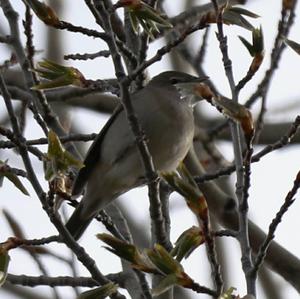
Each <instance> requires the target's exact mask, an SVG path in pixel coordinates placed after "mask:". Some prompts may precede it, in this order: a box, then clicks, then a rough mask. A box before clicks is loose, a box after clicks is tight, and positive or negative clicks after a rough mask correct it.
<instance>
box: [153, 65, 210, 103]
mask: <svg viewBox="0 0 300 299" xmlns="http://www.w3.org/2000/svg"><path fill="white" fill-rule="evenodd" d="M207 78H208V77H205V76H203V77H195V76H192V75H189V74H187V73H183V72H177V71H167V72H163V73H160V74H159V75H157V76H155V77H153V79H152V80H151V81H150V83H149V84H152V85H156V86H161V87H164V86H165V87H170V86H173V87H175V88H176V89H177V90H178V92H179V93H180V98H181V99H182V100H185V101H187V102H188V104H189V105H191V106H194V105H195V104H196V103H197V102H199V101H200V100H202V98H201V97H200V96H198V95H196V94H195V86H196V85H197V84H199V83H201V82H203V81H205V80H206V79H207Z"/></svg>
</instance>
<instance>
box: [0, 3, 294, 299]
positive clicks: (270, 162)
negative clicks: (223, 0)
mask: <svg viewBox="0 0 300 299" xmlns="http://www.w3.org/2000/svg"><path fill="white" fill-rule="evenodd" d="M47 3H48V4H49V5H50V6H51V7H53V8H54V9H55V11H56V12H57V13H58V15H59V17H60V18H61V19H63V20H67V21H69V22H71V23H73V24H76V25H80V26H83V27H87V28H93V29H96V30H99V27H98V26H97V24H96V23H95V22H94V18H93V16H92V15H91V13H90V12H89V10H88V9H87V7H86V5H85V3H84V1H71V0H65V1H59V0H51V1H47ZM203 3H205V1H200V0H199V1H167V0H166V1H164V8H165V10H166V13H167V15H168V16H169V17H172V16H175V15H177V14H179V13H180V12H181V11H183V10H185V7H186V6H188V5H196V6H198V5H202V4H203ZM11 4H12V5H13V7H14V9H15V10H16V11H17V12H18V14H19V25H20V28H21V29H20V30H21V32H23V29H22V24H21V22H22V19H24V14H25V9H24V4H23V3H22V1H11ZM281 4H282V1H280V0H274V1H257V0H251V1H248V3H247V6H246V8H247V9H249V10H250V11H252V12H254V13H256V14H258V15H260V18H258V19H253V20H252V19H251V23H252V24H253V25H254V26H255V27H258V26H260V25H261V26H262V28H263V32H264V38H265V59H264V61H263V65H262V66H261V69H260V70H259V71H258V72H257V74H256V75H255V77H254V79H253V80H251V81H250V83H249V84H248V85H247V86H246V87H245V88H244V89H243V90H242V92H241V94H240V101H241V103H244V102H245V101H246V100H247V99H248V98H249V96H250V95H251V94H252V93H253V92H254V91H255V90H256V88H257V85H258V83H259V82H260V80H261V79H262V78H263V76H264V74H265V70H266V69H267V68H268V67H269V65H270V52H271V50H272V47H273V42H274V37H275V35H276V32H277V25H278V22H279V20H280V11H281ZM299 12H300V7H299V5H298V7H297V9H296V16H297V17H296V19H295V24H294V25H293V27H292V30H291V33H290V36H289V38H290V39H292V40H295V41H298V42H300V35H299V28H300V27H299V26H300V19H299V17H298V15H299ZM224 28H225V34H226V35H227V36H228V45H229V54H230V57H231V59H232V63H233V71H234V75H235V77H236V78H237V79H239V78H242V77H243V76H244V74H245V73H246V71H247V69H248V67H249V64H250V63H251V57H250V56H249V54H248V52H247V50H246V48H245V47H244V46H243V45H242V43H241V42H240V40H239V39H238V35H241V36H243V37H244V38H246V39H248V40H250V39H251V32H249V31H247V30H245V29H243V28H240V27H237V26H224ZM33 29H34V37H33V41H34V44H35V47H36V49H37V50H38V54H36V56H35V60H36V61H40V60H42V59H43V58H49V59H51V60H53V61H55V62H57V63H63V64H65V65H70V66H74V67H76V68H78V69H79V70H80V71H81V72H82V73H83V74H84V76H85V78H88V79H103V78H113V77H114V69H113V64H112V62H111V59H110V58H108V59H107V58H103V57H100V58H97V59H94V60H87V61H78V60H74V61H73V60H71V61H64V59H63V56H64V55H66V54H75V53H94V52H98V51H100V50H104V49H107V48H106V45H105V44H104V43H103V42H101V41H100V40H99V39H98V40H96V39H92V38H88V37H86V36H83V35H79V34H72V33H70V32H66V31H59V30H54V29H49V28H48V27H46V26H45V25H44V24H43V23H42V22H41V21H40V20H38V19H37V18H36V17H34V18H33ZM215 31H216V27H215V25H212V26H211V28H210V31H209V33H208V34H209V37H208V39H207V43H208V46H207V53H206V56H205V60H204V65H203V67H204V70H205V72H206V74H207V75H208V76H209V77H210V79H211V81H212V82H213V83H214V84H215V85H216V86H217V88H218V90H220V91H222V94H224V95H226V96H228V97H230V89H229V85H228V81H227V79H226V77H225V73H224V68H223V64H222V58H221V54H220V50H219V45H218V41H217V39H216V35H215ZM0 33H1V35H5V34H8V33H9V28H8V24H7V21H6V19H5V17H4V15H3V12H2V11H1V10H0ZM202 35H203V33H202V32H200V33H199V32H197V33H195V34H193V35H192V36H191V37H190V38H189V39H188V43H189V47H190V49H191V51H196V50H197V49H198V48H199V45H200V44H201V41H202ZM22 38H23V40H24V42H25V39H24V36H23V35H22ZM165 43H166V40H165V39H164V38H160V39H158V40H156V41H155V42H152V43H151V44H150V47H149V51H148V58H150V57H152V56H153V55H154V54H155V53H156V51H157V49H158V48H160V47H161V46H163V45H164V44H165ZM10 55H11V50H10V49H9V48H8V47H7V46H5V45H4V44H1V43H0V63H1V64H2V63H3V62H4V61H5V60H7V59H9V57H10ZM178 68H181V70H185V71H186V72H190V73H193V72H194V71H193V69H192V68H191V67H190V66H188V65H187V64H186V63H184V62H183V61H182V59H181V58H180V57H179V56H178V55H177V54H176V53H175V54H174V53H172V54H170V55H166V56H164V58H163V59H162V60H161V61H160V62H158V63H155V64H154V65H152V66H151V67H150V68H149V69H148V71H149V75H150V77H152V76H154V75H156V74H158V73H160V72H162V71H165V70H169V69H178ZM299 70H300V57H299V56H298V55H297V54H296V53H295V52H293V51H292V50H291V49H286V50H285V51H284V53H283V57H282V59H281V61H280V64H279V67H278V70H277V71H276V74H275V76H274V78H273V80H272V83H271V88H270V90H269V93H268V106H267V112H266V115H265V121H266V123H270V124H272V123H278V124H280V123H287V122H293V120H294V119H295V117H296V116H297V115H298V114H299V108H300V101H299V97H300V90H299V79H298V78H299ZM11 71H12V72H13V75H12V78H14V79H15V80H18V76H17V74H18V69H17V68H12V69H11ZM89 103H90V101H88V100H87V99H85V98H83V99H77V100H74V101H69V102H66V103H63V104H61V103H54V104H53V107H54V108H55V110H56V111H57V113H58V114H59V115H60V116H61V117H62V119H63V121H64V122H66V124H67V125H69V126H71V127H72V131H73V132H78V133H84V134H89V133H97V132H99V131H100V129H101V127H102V126H103V125H104V124H105V122H106V120H107V119H108V117H109V113H104V112H97V111H95V109H94V106H93V105H94V103H93V102H92V101H91V103H92V104H91V105H90V104H89ZM14 104H15V107H16V109H17V108H18V105H19V103H18V102H17V101H15V103H14ZM89 105H90V106H89ZM107 105H108V107H109V108H108V110H110V109H111V108H110V104H109V103H108V104H107ZM199 106H200V107H199V108H198V109H201V114H203V115H205V116H206V117H207V118H209V119H210V120H211V121H212V123H213V121H219V120H220V118H222V116H221V115H220V114H219V113H218V112H217V111H216V110H215V109H214V108H212V107H211V106H210V105H208V104H207V103H201V104H200V105H199ZM259 108H260V106H259V105H254V107H253V108H252V110H251V111H252V112H253V114H254V116H256V115H257V113H258V111H259ZM27 113H28V116H27V118H26V128H25V137H26V138H27V139H36V138H40V137H41V136H42V132H41V130H40V128H39V127H38V126H37V125H36V123H35V120H34V119H33V118H32V115H31V113H29V112H27ZM0 124H1V125H3V126H9V120H8V116H7V113H6V109H5V105H4V103H3V101H1V100H0ZM279 137H280V136H279ZM80 146H81V149H82V151H83V152H85V151H86V150H87V148H88V146H89V143H81V144H80ZM263 146H264V144H260V145H257V146H255V152H257V151H259V150H260V149H261V148H262V147H263ZM217 147H218V149H219V151H220V152H221V153H222V154H223V155H224V156H225V158H226V159H227V160H228V161H232V159H233V149H232V144H231V142H230V140H226V138H225V137H224V138H220V139H219V140H218V141H217ZM40 149H41V150H42V151H44V152H46V151H47V146H40ZM0 159H1V160H6V159H8V161H9V165H10V166H12V167H18V168H23V165H22V162H21V159H20V157H19V156H18V155H16V153H15V152H13V151H11V150H4V149H0ZM32 162H33V165H34V168H35V171H36V173H37V175H38V177H39V178H40V182H41V183H42V184H43V186H44V187H45V188H47V182H46V181H45V180H44V174H43V168H42V164H41V163H40V161H38V160H37V159H35V157H33V158H32ZM299 166H300V163H299V146H298V145H297V144H293V145H289V146H287V147H285V148H283V149H281V150H279V151H275V152H272V153H271V154H269V155H267V156H265V157H264V158H263V159H262V160H261V161H260V162H259V163H254V164H253V166H252V181H251V188H250V197H249V205H250V218H251V220H253V221H254V222H255V223H256V224H257V225H259V226H260V227H261V228H262V229H263V230H264V231H267V229H268V226H269V224H270V222H271V220H272V218H273V217H274V216H275V214H276V212H277V211H278V210H279V208H280V206H281V205H282V203H283V200H284V198H285V196H286V194H287V192H288V191H289V190H290V189H291V188H292V185H293V180H294V178H295V175H296V174H297V172H298V171H299ZM229 179H230V182H231V185H232V190H234V189H233V188H234V184H235V179H236V177H235V175H234V174H233V175H231V176H230V178H229ZM22 182H23V183H24V185H25V186H26V188H27V189H28V191H29V193H30V195H31V196H30V197H26V196H24V195H23V194H22V193H20V191H19V190H17V189H16V188H15V187H14V186H13V185H12V184H11V183H10V182H9V181H7V180H5V181H4V183H3V186H2V187H1V190H0V192H1V197H0V198H1V200H0V207H1V209H4V210H6V211H8V212H9V213H10V214H11V215H12V216H13V217H14V218H15V219H17V221H18V222H19V224H20V225H21V226H22V229H23V231H24V232H25V234H26V237H28V238H30V239H32V238H41V237H44V236H50V235H54V234H56V230H55V228H54V227H53V225H52V224H51V223H50V221H49V220H48V217H47V215H46V214H45V213H44V212H43V211H42V209H41V204H40V202H39V200H38V199H37V198H36V197H35V195H34V191H33V189H32V188H31V186H30V185H29V184H28V182H27V181H26V180H22ZM118 202H119V203H120V206H121V208H122V210H123V211H124V213H125V215H128V216H129V218H130V219H131V220H130V222H129V224H130V227H132V229H133V231H134V232H136V233H137V236H136V237H137V238H140V239H139V241H137V243H139V242H140V244H144V243H143V240H141V239H143V238H144V239H149V237H150V220H149V203H148V198H147V188H146V187H143V188H138V189H135V190H132V191H130V192H128V193H127V194H125V195H124V196H122V197H121V198H120V199H119V200H118ZM299 209H300V203H299V200H298V201H296V202H295V203H294V205H293V206H292V208H290V210H289V211H288V212H287V214H286V215H285V216H284V220H283V222H282V223H281V224H280V226H279V228H278V230H277V231H276V237H275V240H276V241H277V242H279V243H280V244H281V245H283V246H284V247H285V248H286V249H288V250H289V251H290V252H292V253H293V254H295V255H296V256H298V257H299V252H300V242H299V241H300V239H299V234H298V233H297V232H298V230H297V228H298V226H299V224H300V222H299ZM170 210H171V221H172V230H171V241H173V242H174V241H175V240H176V239H177V238H178V236H179V235H180V234H181V233H182V231H183V230H185V229H187V228H189V227H191V226H192V225H195V223H196V220H195V218H194V216H193V215H192V213H191V212H190V211H189V209H188V208H187V207H186V204H185V202H184V200H183V199H182V198H180V197H179V196H178V195H177V194H172V196H171V201H170ZM71 211H72V208H71V207H68V206H67V205H64V207H63V212H64V214H65V215H69V214H70V213H71ZM66 217H67V216H66ZM0 227H1V241H5V240H6V239H7V238H8V237H10V236H12V231H11V229H10V226H9V225H8V224H7V221H6V220H5V218H4V217H3V216H2V215H1V216H0ZM103 231H105V228H104V227H103V226H101V224H99V223H98V222H94V223H93V224H92V225H91V226H90V227H89V228H88V230H87V231H86V233H85V234H84V236H83V238H82V239H81V241H80V243H81V244H82V245H83V246H84V247H85V248H86V249H87V252H88V253H89V254H90V255H91V256H92V257H93V258H95V260H96V262H97V265H98V266H99V268H100V269H101V271H102V272H103V273H104V274H108V273H111V272H118V271H121V265H120V262H119V259H118V258H117V257H116V256H114V255H112V254H111V253H109V252H108V251H106V250H105V249H104V248H103V247H102V246H103V243H101V242H100V241H99V240H97V239H96V238H95V234H96V233H99V232H103ZM223 243H225V245H224V247H223V250H222V251H221V254H222V256H223V258H224V260H225V261H226V265H227V266H226V268H227V278H226V282H227V284H228V285H227V286H228V287H230V286H233V287H235V288H237V292H238V293H239V294H241V295H243V294H245V291H246V289H245V283H244V279H243V274H242V270H241V265H240V263H239V262H240V250H239V245H238V243H237V242H236V241H235V240H234V239H232V238H226V240H225V242H223ZM48 247H49V248H50V249H51V250H52V251H53V252H55V253H56V254H57V255H58V256H59V257H63V259H72V258H73V257H72V256H71V255H70V253H69V252H68V250H66V249H65V246H63V245H60V244H55V243H53V244H50V245H49V246H48ZM10 255H11V262H10V266H9V273H12V274H17V275H21V274H25V275H40V273H41V272H40V268H39V267H40V266H39V265H38V264H37V263H36V262H35V261H34V260H33V259H32V258H31V257H30V256H29V255H28V253H26V252H25V251H24V250H22V249H16V250H12V251H11V252H10ZM63 259H59V258H57V257H55V256H52V257H51V256H50V257H48V256H47V257H41V258H40V260H41V263H42V264H43V265H44V267H45V268H46V270H47V273H48V275H49V276H63V275H73V273H72V272H71V270H69V269H68V267H66V264H65V262H64V261H63ZM278 259H280V257H278ZM183 265H184V268H185V270H186V272H187V273H189V275H190V276H191V277H192V278H194V279H195V280H196V281H198V282H200V283H201V284H202V285H211V281H210V277H209V275H208V262H207V258H206V256H205V248H204V247H203V246H202V247H200V248H199V249H197V250H196V251H195V252H194V253H193V254H192V255H191V257H190V258H189V259H187V260H184V262H183ZM76 268H77V271H78V274H79V275H82V276H85V275H89V274H88V272H87V271H86V270H85V269H84V268H83V267H81V265H80V264H77V266H76ZM269 273H270V272H268V274H269ZM269 277H270V279H271V280H274V282H275V285H276V288H277V290H278V295H279V296H278V298H298V297H299V294H298V293H297V292H296V291H295V290H294V289H293V288H292V287H291V286H290V285H289V284H287V283H286V282H285V281H284V280H283V279H282V278H280V277H279V276H277V275H276V274H273V273H272V274H270V276H269ZM27 292H28V294H27ZM57 292H58V294H59V296H60V298H64V299H71V298H75V294H74V292H73V291H72V290H71V289H70V288H68V287H64V288H59V289H57ZM121 292H122V291H121ZM125 294H126V292H125ZM186 296H188V298H191V299H192V298H209V297H208V296H205V295H197V294H194V293H192V292H188V295H186ZM0 297H1V298H7V299H16V298H41V299H43V298H45V299H46V298H55V297H54V295H53V290H51V289H50V288H48V287H36V288H34V289H30V288H25V289H22V290H21V288H20V287H14V286H12V285H10V284H9V283H7V284H5V285H4V287H2V288H1V289H0ZM258 298H266V295H265V293H264V292H263V289H262V288H261V286H259V295H258Z"/></svg>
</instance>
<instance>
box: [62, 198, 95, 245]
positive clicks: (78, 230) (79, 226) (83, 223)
mask: <svg viewBox="0 0 300 299" xmlns="http://www.w3.org/2000/svg"><path fill="white" fill-rule="evenodd" d="M93 218H94V215H92V216H91V217H89V218H86V217H82V206H81V204H79V205H78V206H77V207H76V209H75V211H74V212H73V214H72V215H71V217H70V219H69V220H68V222H67V223H66V228H67V230H68V231H69V232H70V234H71V235H72V236H73V238H74V239H75V240H78V239H79V238H80V237H81V236H82V234H83V233H84V231H85V230H86V228H87V227H88V226H89V224H90V223H91V221H92V220H93Z"/></svg>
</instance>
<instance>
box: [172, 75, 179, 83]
mask: <svg viewBox="0 0 300 299" xmlns="http://www.w3.org/2000/svg"><path fill="white" fill-rule="evenodd" d="M170 82H171V84H177V83H178V82H179V80H178V78H175V77H173V78H170Z"/></svg>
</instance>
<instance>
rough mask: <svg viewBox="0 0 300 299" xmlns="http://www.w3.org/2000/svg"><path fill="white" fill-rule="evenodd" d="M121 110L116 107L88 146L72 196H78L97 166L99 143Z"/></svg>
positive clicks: (121, 108) (119, 107)
mask: <svg viewBox="0 0 300 299" xmlns="http://www.w3.org/2000/svg"><path fill="white" fill-rule="evenodd" d="M122 110H123V107H122V105H118V106H117V108H116V109H115V111H114V112H113V114H112V115H111V117H110V118H109V120H108V121H107V122H106V124H105V125H104V127H103V128H102V129H101V131H100V132H99V134H98V136H97V137H96V139H95V140H94V142H93V144H92V145H91V146H90V148H89V150H88V152H87V154H86V157H85V160H84V162H83V163H84V167H83V168H81V169H80V170H79V172H78V175H77V177H76V179H75V181H74V184H73V189H72V195H80V194H81V192H82V190H83V188H84V186H85V184H86V182H87V180H88V178H89V176H90V174H91V172H92V171H93V169H94V167H95V166H96V165H97V162H98V160H99V157H100V149H101V143H102V141H103V138H104V136H105V134H106V132H107V131H108V129H109V127H110V126H111V124H112V123H113V122H114V120H115V119H116V117H117V116H118V115H119V114H120V112H121V111H122Z"/></svg>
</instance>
